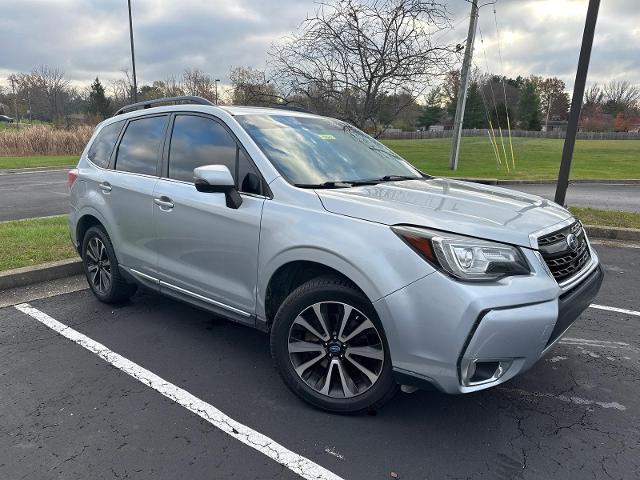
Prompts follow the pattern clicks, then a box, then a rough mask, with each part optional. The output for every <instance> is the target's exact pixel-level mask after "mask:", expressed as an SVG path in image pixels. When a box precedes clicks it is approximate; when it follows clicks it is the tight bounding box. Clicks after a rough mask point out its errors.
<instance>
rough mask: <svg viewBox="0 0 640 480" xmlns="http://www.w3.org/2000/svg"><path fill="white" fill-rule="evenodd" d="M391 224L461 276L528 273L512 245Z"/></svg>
mask: <svg viewBox="0 0 640 480" xmlns="http://www.w3.org/2000/svg"><path fill="white" fill-rule="evenodd" d="M391 228H392V230H393V231H394V232H395V233H396V235H398V236H399V237H400V238H401V239H402V240H404V241H405V242H406V243H407V245H409V246H410V247H411V248H412V249H413V250H415V251H416V252H417V253H418V254H419V255H420V256H422V257H423V258H425V259H426V260H427V261H429V262H430V263H431V264H433V265H434V266H435V267H437V268H439V269H440V270H443V271H445V272H446V273H448V274H449V275H452V276H454V277H456V278H458V279H460V280H475V281H483V280H484V281H489V280H497V279H499V278H503V277H507V276H511V275H528V274H529V273H531V269H530V268H529V264H528V263H527V260H526V259H525V258H524V255H523V254H522V252H521V251H520V249H519V248H517V247H513V246H511V245H506V244H504V243H497V242H490V241H487V240H478V239H475V238H471V237H464V236H462V235H455V234H452V233H445V232H438V231H435V230H427V229H424V228H416V227H405V226H396V227H391Z"/></svg>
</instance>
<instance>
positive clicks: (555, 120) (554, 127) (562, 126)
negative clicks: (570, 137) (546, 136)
mask: <svg viewBox="0 0 640 480" xmlns="http://www.w3.org/2000/svg"><path fill="white" fill-rule="evenodd" d="M568 123H569V122H567V121H566V120H561V119H560V116H559V115H554V116H553V117H551V118H550V119H549V120H548V121H547V122H545V124H544V125H542V131H543V132H566V131H567V124H568Z"/></svg>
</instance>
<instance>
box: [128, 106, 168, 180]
mask: <svg viewBox="0 0 640 480" xmlns="http://www.w3.org/2000/svg"><path fill="white" fill-rule="evenodd" d="M166 122H167V117H166V116H162V117H149V118H141V119H139V120H133V121H131V122H129V125H127V129H126V130H125V132H124V135H123V137H122V140H121V141H120V146H119V147H118V156H117V159H116V170H121V171H123V172H133V173H142V174H145V175H156V174H157V167H158V158H159V155H160V145H161V143H162V141H163V139H164V128H165V124H166Z"/></svg>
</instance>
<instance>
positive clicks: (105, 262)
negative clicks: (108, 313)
mask: <svg viewBox="0 0 640 480" xmlns="http://www.w3.org/2000/svg"><path fill="white" fill-rule="evenodd" d="M85 256H86V263H87V272H88V277H89V281H90V282H91V284H92V285H93V287H94V289H95V290H96V291H97V292H98V293H100V294H106V293H107V292H108V291H109V288H110V287H111V262H110V261H109V254H108V252H107V248H106V247H105V246H104V243H103V242H102V240H100V239H99V238H98V237H92V238H91V239H90V240H89V243H88V244H87V248H86V252H85Z"/></svg>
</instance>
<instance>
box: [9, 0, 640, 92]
mask: <svg viewBox="0 0 640 480" xmlns="http://www.w3.org/2000/svg"><path fill="white" fill-rule="evenodd" d="M490 1H491V0H480V4H485V3H489V2H490ZM131 3H132V8H133V19H134V36H135V45H136V67H137V72H138V83H139V84H144V83H145V82H151V81H153V80H157V79H164V78H167V77H168V76H172V75H175V76H179V75H180V74H181V73H182V71H183V70H184V69H185V68H188V67H191V68H199V69H201V70H204V71H205V72H207V73H209V74H210V75H212V76H213V77H215V78H220V79H221V83H222V84H223V85H224V84H225V83H228V77H229V71H230V69H231V68H232V67H234V66H252V67H254V68H264V67H265V62H266V58H267V51H268V50H269V47H270V45H271V44H272V43H273V42H276V41H278V40H279V39H281V38H282V37H283V36H284V35H286V34H288V33H290V32H292V31H293V30H295V29H296V28H297V26H298V25H299V24H300V22H302V21H303V20H304V18H305V16H306V15H307V13H311V12H313V10H314V9H315V8H316V7H317V3H316V0H132V2H131ZM444 3H446V4H447V8H448V10H449V12H450V15H451V24H452V28H451V30H448V31H445V32H440V33H438V34H435V35H434V38H435V39H437V40H438V41H441V42H460V41H463V40H464V39H465V38H466V33H467V29H468V18H469V10H470V4H469V3H468V2H467V1H466V0H446V1H444ZM587 3H588V1H587V0H575V1H574V0H497V2H496V3H495V5H486V6H483V7H482V8H481V9H480V17H479V33H478V36H477V39H476V49H475V52H474V55H475V59H474V60H475V64H476V65H477V66H478V67H479V68H480V70H481V71H491V72H493V73H497V74H504V75H508V76H517V75H523V76H528V75H530V74H536V75H543V76H557V77H559V78H561V79H562V80H564V81H565V83H566V84H567V88H568V89H569V90H570V89H571V88H572V86H573V79H574V76H575V69H576V66H577V61H578V54H579V50H580V42H581V38H582V30H583V28H584V19H585V14H586V10H587ZM494 6H495V9H496V17H495V19H494V13H493V8H494ZM639 7H640V0H603V1H602V2H601V7H600V15H599V18H598V25H597V27H596V37H595V41H594V46H593V53H592V58H591V66H590V69H589V77H588V83H589V84H591V83H594V82H600V83H602V82H606V81H609V80H628V81H630V82H631V83H634V84H640V8H639ZM0 12H1V14H0V83H4V84H5V85H6V77H7V75H9V74H10V73H12V72H19V71H24V72H28V71H30V70H32V69H33V68H34V67H35V66H37V65H41V64H46V65H49V66H56V67H59V68H61V69H63V70H64V71H65V72H66V75H67V77H68V78H69V79H70V80H71V81H72V83H73V84H75V85H77V86H82V85H86V84H88V83H89V82H90V81H91V80H93V79H94V78H95V77H96V76H99V77H100V78H101V79H103V80H105V81H108V80H110V79H115V78H118V77H120V76H121V75H122V74H121V72H120V71H121V70H122V69H124V68H130V62H131V58H130V50H129V29H128V16H127V1H126V0H0ZM495 20H497V23H498V29H496V24H495ZM480 32H481V33H482V39H483V41H481V38H480ZM499 52H501V54H502V55H501V57H502V61H500V55H499Z"/></svg>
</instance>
